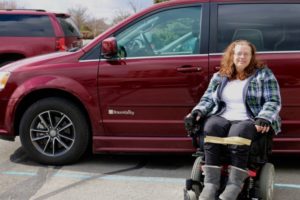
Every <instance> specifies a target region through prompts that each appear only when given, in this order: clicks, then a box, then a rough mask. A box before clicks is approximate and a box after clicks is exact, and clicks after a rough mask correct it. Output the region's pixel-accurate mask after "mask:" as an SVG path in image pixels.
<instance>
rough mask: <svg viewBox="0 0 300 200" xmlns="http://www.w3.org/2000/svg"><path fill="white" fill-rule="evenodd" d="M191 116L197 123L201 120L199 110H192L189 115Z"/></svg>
mask: <svg viewBox="0 0 300 200" xmlns="http://www.w3.org/2000/svg"><path fill="white" fill-rule="evenodd" d="M191 115H192V116H193V118H194V119H195V120H196V121H197V122H198V121H200V119H201V116H202V113H201V111H200V110H193V112H192V113H191Z"/></svg>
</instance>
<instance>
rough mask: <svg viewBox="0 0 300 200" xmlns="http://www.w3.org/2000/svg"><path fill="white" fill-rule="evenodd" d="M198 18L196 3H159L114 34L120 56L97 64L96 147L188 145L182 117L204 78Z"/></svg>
mask: <svg viewBox="0 0 300 200" xmlns="http://www.w3.org/2000/svg"><path fill="white" fill-rule="evenodd" d="M202 18H203V7H202V6H200V5H199V4H198V5H191V6H188V7H180V8H178V7H175V8H170V9H163V10H162V11H156V12H155V13H154V14H149V15H148V17H146V18H143V19H142V20H140V19H139V20H137V22H136V23H135V22H133V23H131V24H130V25H129V26H128V27H127V28H125V29H123V31H121V32H118V33H116V34H115V35H114V36H115V37H116V39H117V43H118V48H119V56H120V57H121V58H119V59H117V60H113V61H112V60H104V59H102V60H101V61H100V64H99V75H98V82H99V97H100V99H99V102H100V104H101V110H102V116H103V124H104V127H105V130H106V135H105V136H99V138H100V139H99V140H102V141H105V142H103V145H102V147H101V148H102V150H103V149H104V150H105V149H107V150H111V151H113V150H114V149H118V150H120V149H121V150H123V151H136V150H138V151H143V150H144V151H190V150H191V143H190V141H189V139H188V138H187V137H186V132H185V130H184V124H183V118H184V116H185V115H186V114H187V113H189V112H190V110H191V108H192V107H193V106H194V105H195V104H196V103H197V102H198V101H199V98H200V96H201V95H202V94H203V92H204V90H205V89H206V87H207V84H208V71H207V70H208V58H207V49H205V48H202V47H203V46H206V45H203V44H201V41H203V40H202V39H203V38H202V37H203V35H207V34H205V31H208V29H205V30H201V26H202V22H201V19H202ZM201 48H202V49H201ZM202 52H206V54H202ZM183 141H185V142H183Z"/></svg>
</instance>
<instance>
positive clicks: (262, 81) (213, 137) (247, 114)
mask: <svg viewBox="0 0 300 200" xmlns="http://www.w3.org/2000/svg"><path fill="white" fill-rule="evenodd" d="M280 109H281V97H280V91H279V85H278V82H277V80H276V78H275V76H274V74H273V73H272V71H271V70H270V69H269V68H268V67H267V66H264V65H263V64H261V63H259V62H258V60H257V59H256V49H255V46H254V45H253V44H251V43H250V42H248V41H246V40H238V41H234V42H232V43H231V44H230V45H229V46H228V47H227V48H226V50H225V52H224V56H223V59H222V61H221V68H220V70H219V72H217V73H215V74H214V75H213V77H212V79H211V81H210V83H209V86H208V88H207V90H206V92H205V93H204V95H203V96H202V98H201V99H200V102H199V103H198V104H197V105H196V106H195V107H194V108H193V110H192V112H191V113H190V114H189V115H187V118H192V119H193V120H194V121H196V122H200V121H201V123H203V133H204V155H205V165H204V166H203V171H204V174H205V176H204V188H203V190H202V192H201V194H200V196H199V199H200V200H215V197H216V195H217V192H218V190H219V188H220V178H221V165H222V163H221V159H220V158H221V155H222V154H223V152H224V151H223V149H224V146H226V147H227V149H228V152H229V158H230V159H229V165H230V167H229V175H228V181H227V184H226V187H225V189H224V190H223V192H222V193H221V194H220V195H219V197H218V198H219V199H221V200H235V199H237V197H238V195H239V193H240V192H241V190H242V187H243V184H244V181H245V179H246V178H247V177H248V171H247V167H248V160H249V159H248V157H249V152H250V145H251V143H252V140H253V139H254V137H255V135H257V134H272V133H275V134H277V133H279V132H280V126H281V124H280V118H279V111H280Z"/></svg>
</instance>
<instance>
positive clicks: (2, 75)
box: [0, 72, 10, 91]
mask: <svg viewBox="0 0 300 200" xmlns="http://www.w3.org/2000/svg"><path fill="white" fill-rule="evenodd" d="M9 76H10V72H0V91H1V90H3V89H4V88H5V86H6V83H7V81H8V78H9Z"/></svg>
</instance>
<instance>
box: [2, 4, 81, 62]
mask: <svg viewBox="0 0 300 200" xmlns="http://www.w3.org/2000/svg"><path fill="white" fill-rule="evenodd" d="M0 44H1V45H0V66H2V65H4V64H7V63H9V62H12V61H16V60H19V59H22V58H28V57H31V56H35V55H40V54H46V53H51V52H55V51H65V50H68V49H71V48H74V47H81V46H82V37H81V35H80V32H79V30H78V28H77V27H76V25H75V24H74V23H73V21H72V20H71V18H70V16H69V15H68V14H62V13H52V12H46V11H45V10H23V9H22V10H12V9H6V10H0Z"/></svg>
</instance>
